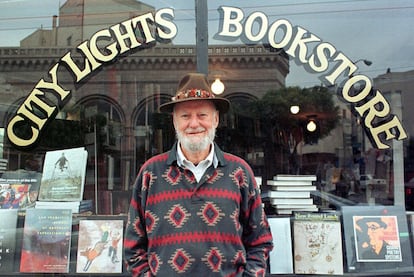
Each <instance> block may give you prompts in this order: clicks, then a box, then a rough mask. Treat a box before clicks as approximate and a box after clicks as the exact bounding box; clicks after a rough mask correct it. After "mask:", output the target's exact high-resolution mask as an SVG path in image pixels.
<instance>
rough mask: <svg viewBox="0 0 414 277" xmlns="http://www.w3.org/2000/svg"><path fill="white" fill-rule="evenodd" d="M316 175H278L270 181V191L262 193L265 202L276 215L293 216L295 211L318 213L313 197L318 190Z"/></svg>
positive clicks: (268, 183)
mask: <svg viewBox="0 0 414 277" xmlns="http://www.w3.org/2000/svg"><path fill="white" fill-rule="evenodd" d="M314 181H316V176H315V175H276V176H274V177H273V180H268V181H267V185H268V187H269V188H270V190H268V191H266V192H264V193H262V199H263V202H265V203H269V204H270V205H271V206H272V207H273V208H274V210H275V212H276V214H280V215H283V214H292V213H293V212H295V211H308V212H316V211H318V208H317V206H316V205H315V204H314V202H313V198H312V197H311V191H315V190H316V186H315V185H314V184H313V182H314Z"/></svg>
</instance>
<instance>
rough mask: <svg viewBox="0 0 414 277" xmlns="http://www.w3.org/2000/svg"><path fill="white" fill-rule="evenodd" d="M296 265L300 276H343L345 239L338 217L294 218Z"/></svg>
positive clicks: (308, 215) (306, 215)
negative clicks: (343, 246)
mask: <svg viewBox="0 0 414 277" xmlns="http://www.w3.org/2000/svg"><path fill="white" fill-rule="evenodd" d="M293 220H294V222H293V244H294V247H293V249H294V251H293V252H294V265H295V273H297V274H329V275H342V274H343V262H342V259H343V257H342V236H341V223H340V221H339V216H338V215H337V214H334V213H302V212H298V213H295V215H294V219H293Z"/></svg>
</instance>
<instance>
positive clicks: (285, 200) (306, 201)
mask: <svg viewBox="0 0 414 277" xmlns="http://www.w3.org/2000/svg"><path fill="white" fill-rule="evenodd" d="M270 204H272V205H280V204H290V205H294V204H299V205H313V199H312V198H271V199H270Z"/></svg>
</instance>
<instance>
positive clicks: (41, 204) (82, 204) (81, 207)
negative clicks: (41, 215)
mask: <svg viewBox="0 0 414 277" xmlns="http://www.w3.org/2000/svg"><path fill="white" fill-rule="evenodd" d="M35 208H36V209H70V210H71V211H72V213H83V212H87V211H92V210H93V202H92V200H82V201H65V202H56V201H36V206H35Z"/></svg>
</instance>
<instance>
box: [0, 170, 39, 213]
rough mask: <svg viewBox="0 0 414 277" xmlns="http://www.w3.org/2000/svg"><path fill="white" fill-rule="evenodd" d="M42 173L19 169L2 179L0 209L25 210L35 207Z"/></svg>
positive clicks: (0, 183) (3, 176) (8, 172)
mask: <svg viewBox="0 0 414 277" xmlns="http://www.w3.org/2000/svg"><path fill="white" fill-rule="evenodd" d="M41 176H42V175H41V173H39V172H34V171H28V170H23V169H19V170H16V171H6V172H4V173H3V175H2V176H1V178H0V209H19V210H24V209H27V208H33V207H34V206H35V203H36V200H37V197H38V194H39V184H40V179H41Z"/></svg>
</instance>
